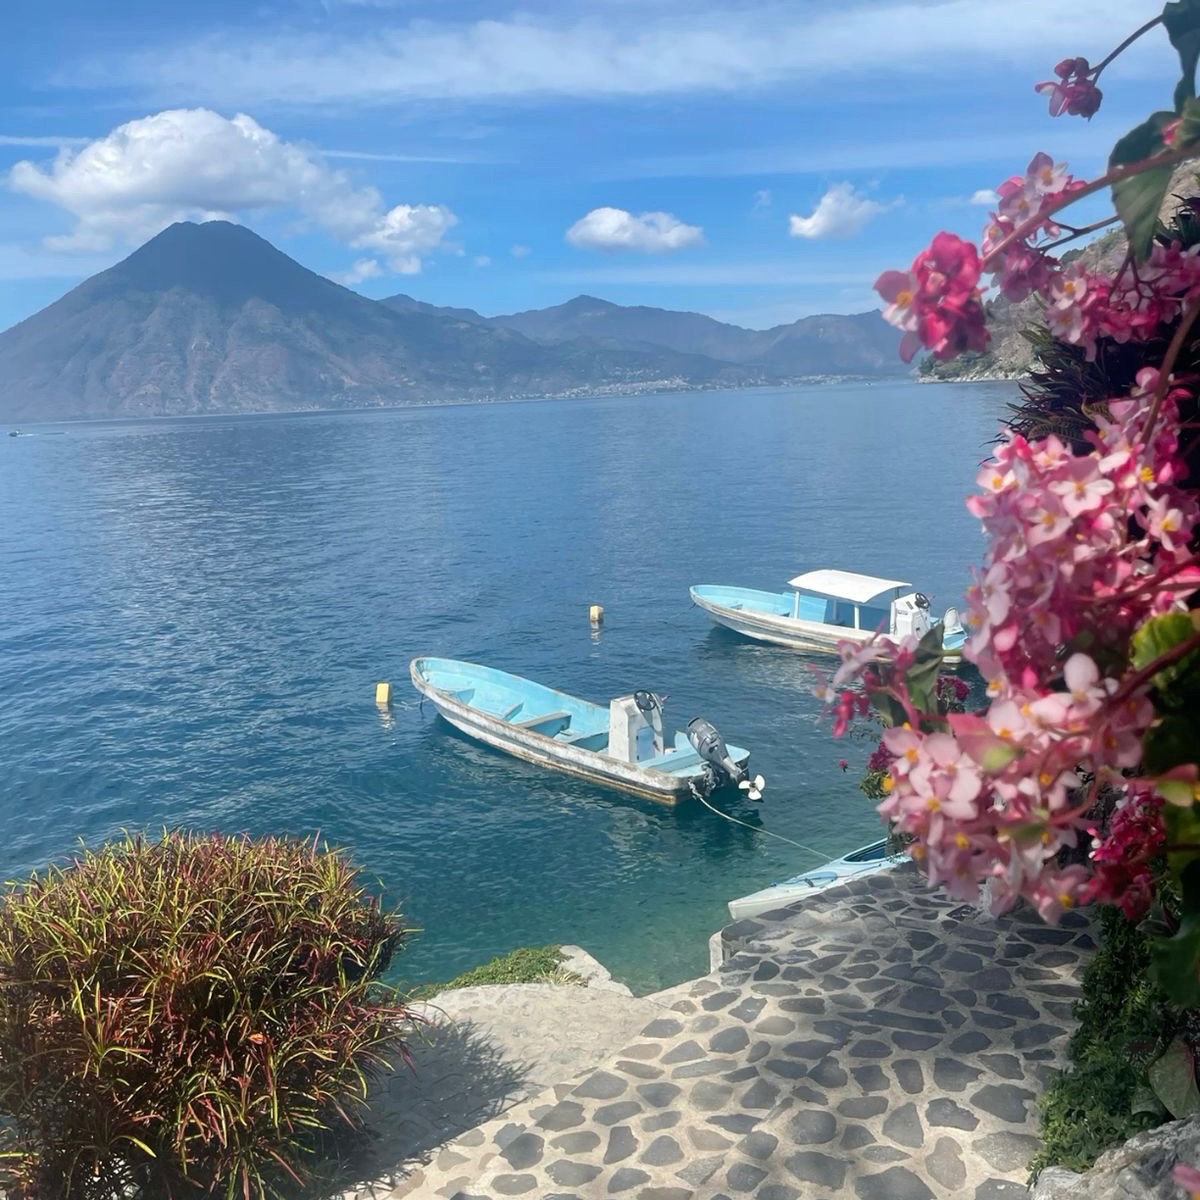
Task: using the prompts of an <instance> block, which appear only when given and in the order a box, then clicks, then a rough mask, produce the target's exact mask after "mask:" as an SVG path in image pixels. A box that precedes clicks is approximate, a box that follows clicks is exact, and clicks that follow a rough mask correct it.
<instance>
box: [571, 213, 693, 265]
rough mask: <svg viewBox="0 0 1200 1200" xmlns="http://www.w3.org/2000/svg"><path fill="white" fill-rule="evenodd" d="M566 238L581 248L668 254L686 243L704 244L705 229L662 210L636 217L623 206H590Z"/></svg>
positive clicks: (682, 248) (688, 244)
mask: <svg viewBox="0 0 1200 1200" xmlns="http://www.w3.org/2000/svg"><path fill="white" fill-rule="evenodd" d="M567 241H568V242H570V243H571V245H572V246H578V247H579V248H580V249H583V250H614V251H615V250H636V251H640V252H641V253H643V254H670V253H672V252H673V251H675V250H685V249H687V248H688V247H689V246H703V245H704V230H703V229H701V228H700V227H699V226H698V225H685V224H684V223H683V222H682V221H680V220H679V219H678V218H677V217H674V216H672V215H671V214H670V213H665V212H647V213H642V214H641V215H640V216H636V217H635V216H634V215H633V213H630V212H626V211H625V210H624V209H623V208H593V209H592V211H591V212H590V213H588V214H587V215H586V216H582V217H580V218H579V220H578V221H576V222H575V224H574V225H572V226H571V228H570V229H568V230H567Z"/></svg>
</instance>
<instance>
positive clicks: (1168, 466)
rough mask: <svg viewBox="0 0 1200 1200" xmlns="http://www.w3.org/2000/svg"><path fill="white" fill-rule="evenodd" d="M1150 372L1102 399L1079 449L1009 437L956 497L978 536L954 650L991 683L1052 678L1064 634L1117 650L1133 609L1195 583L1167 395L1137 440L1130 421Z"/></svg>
mask: <svg viewBox="0 0 1200 1200" xmlns="http://www.w3.org/2000/svg"><path fill="white" fill-rule="evenodd" d="M1157 382H1158V379H1157V372H1155V371H1154V370H1153V369H1152V368H1147V369H1146V370H1144V371H1143V372H1142V374H1141V375H1140V376H1139V380H1138V387H1137V389H1136V392H1135V395H1134V396H1132V397H1130V398H1128V399H1122V400H1120V401H1112V402H1110V403H1109V404H1108V406H1107V409H1108V415H1107V416H1097V429H1096V430H1095V431H1094V432H1091V433H1089V435H1088V437H1089V440H1090V441H1091V442H1092V445H1093V449H1092V450H1091V452H1090V453H1087V454H1076V453H1074V452H1072V451H1071V450H1070V449H1069V448H1068V447H1067V446H1066V445H1065V444H1064V443H1063V442H1061V441H1060V440H1059V439H1058V438H1056V437H1053V436H1051V437H1048V438H1045V439H1044V440H1042V441H1039V442H1037V443H1032V444H1031V443H1029V442H1027V441H1026V440H1025V439H1024V438H1022V437H1020V436H1018V435H1009V436H1008V437H1007V438H1006V440H1005V441H1004V442H1003V443H1002V444H1001V445H1000V446H999V447H998V448H997V450H996V452H995V456H994V458H993V460H992V461H991V462H990V463H988V464H986V465H985V466H984V468H983V469H982V470H981V471H980V473H979V477H978V484H979V493H978V494H977V495H975V496H973V497H971V498H970V499H969V500H968V501H967V507H968V509H969V510H970V511H971V513H972V514H973V515H974V516H976V517H978V518H979V519H980V521H981V522H982V524H983V528H984V532H985V533H986V534H987V536H988V537H989V539H990V547H989V551H988V556H987V559H986V564H985V568H984V571H983V574H982V577H981V578H980V580H979V582H978V583H977V584H976V586H975V587H973V588H972V589H971V590H970V592H969V593H968V605H969V607H968V616H967V621H968V624H969V625H970V626H971V628H972V629H973V631H974V636H973V637H972V638H971V640H970V642H969V644H968V646H967V649H966V655H967V657H968V658H970V659H971V660H972V661H973V662H974V663H975V664H976V666H978V667H979V669H980V671H982V672H983V674H984V675H985V676H986V677H987V678H988V679H990V680H992V681H993V682H994V683H996V684H997V685H999V684H1001V683H1003V684H1005V685H1011V686H1015V687H1026V686H1029V685H1030V684H1031V683H1032V682H1035V681H1038V680H1042V679H1046V678H1049V677H1051V676H1052V675H1053V674H1054V672H1055V671H1056V670H1057V669H1058V662H1059V647H1061V646H1063V645H1066V644H1083V645H1087V646H1088V647H1089V648H1090V653H1091V654H1092V655H1093V656H1096V657H1098V658H1100V659H1102V660H1104V661H1110V660H1114V659H1123V658H1124V657H1125V656H1126V655H1127V651H1128V646H1129V639H1130V637H1131V636H1132V634H1133V631H1134V630H1135V629H1136V628H1137V627H1138V626H1139V625H1140V624H1141V623H1142V622H1143V621H1145V620H1146V619H1147V618H1148V617H1150V616H1153V615H1156V614H1159V613H1162V612H1167V611H1170V610H1171V609H1173V608H1175V607H1177V606H1178V605H1179V604H1180V600H1181V598H1182V597H1184V596H1186V595H1187V594H1188V593H1190V592H1192V591H1194V590H1195V589H1196V588H1197V587H1198V586H1200V569H1198V568H1197V567H1196V565H1195V563H1194V561H1193V559H1192V556H1191V554H1190V552H1189V550H1188V546H1187V540H1186V535H1185V531H1190V530H1191V529H1193V528H1194V527H1195V526H1196V523H1197V521H1200V506H1198V505H1197V503H1196V498H1195V496H1194V495H1193V494H1191V493H1189V492H1187V491H1184V490H1183V489H1182V488H1180V487H1179V486H1178V484H1177V481H1178V480H1179V479H1180V478H1181V477H1182V475H1183V474H1184V473H1185V472H1184V467H1183V464H1182V462H1181V460H1180V459H1179V456H1178V428H1177V425H1178V409H1177V405H1176V401H1175V399H1174V398H1173V397H1172V396H1171V395H1168V396H1166V397H1164V398H1163V399H1162V401H1161V403H1160V407H1159V411H1158V419H1157V423H1156V431H1155V433H1154V435H1153V436H1152V438H1151V441H1150V443H1149V444H1148V445H1145V444H1143V443H1142V442H1141V441H1140V440H1139V437H1138V433H1137V432H1136V431H1137V430H1138V429H1139V428H1141V427H1144V426H1145V425H1146V423H1147V419H1148V407H1147V406H1148V405H1149V404H1150V403H1152V402H1153V401H1152V395H1153V393H1152V392H1150V391H1148V385H1150V384H1155V385H1157Z"/></svg>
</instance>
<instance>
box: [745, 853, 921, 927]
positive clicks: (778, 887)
mask: <svg viewBox="0 0 1200 1200" xmlns="http://www.w3.org/2000/svg"><path fill="white" fill-rule="evenodd" d="M888 851H889V846H888V839H887V838H883V839H882V840H880V841H878V842H872V843H871V844H870V845H869V846H860V847H859V848H858V849H857V850H851V851H850V853H849V854H847V855H844V856H843V857H842V858H835V859H834V860H833V861H832V862H827V863H826V864H825V865H824V866H823V867H818V868H817V869H816V870H815V871H806V872H805V873H804V874H803V875H793V876H792V878H791V879H784V880H783V881H782V882H780V883H773V884H771V886H770V887H766V888H763V889H762V891H760V892H753V893H751V894H750V895H749V896H741V897H739V898H738V899H737V900H730V901H729V905H728V907H729V915H730V916H731V917H732V918H733V919H734V920H735V921H741V920H744V919H745V918H746V917H757V916H758V915H759V914H760V913H765V912H774V911H775V909H777V908H787V907H788V906H789V905H792V904H798V903H800V902H801V901H803V900H805V899H807V898H808V897H810V896H814V895H816V894H817V893H818V892H823V891H824V890H825V889H826V888H831V887H835V886H836V885H837V884H839V883H846V882H847V881H848V880H851V879H858V878H859V877H861V876H863V875H872V874H874V873H875V872H876V871H886V870H888V869H889V868H891V867H898V866H899V865H900V864H901V863H903V862H907V861H908V855H907V854H904V853H900V854H894V853H889V852H888Z"/></svg>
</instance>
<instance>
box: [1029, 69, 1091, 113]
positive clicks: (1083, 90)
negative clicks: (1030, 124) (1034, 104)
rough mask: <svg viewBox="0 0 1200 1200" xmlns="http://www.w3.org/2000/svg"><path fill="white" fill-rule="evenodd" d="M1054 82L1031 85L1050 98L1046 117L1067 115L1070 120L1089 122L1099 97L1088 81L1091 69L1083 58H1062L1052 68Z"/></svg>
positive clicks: (1048, 81) (1051, 80) (1040, 93)
mask: <svg viewBox="0 0 1200 1200" xmlns="http://www.w3.org/2000/svg"><path fill="white" fill-rule="evenodd" d="M1054 73H1055V75H1057V76H1058V78H1057V79H1050V80H1047V81H1045V82H1044V83H1037V84H1034V88H1033V90H1034V91H1035V92H1037V93H1038V94H1039V95H1042V96H1049V97H1050V115H1051V116H1052V117H1061V116H1062V114H1063V113H1064V112H1065V113H1069V114H1070V115H1071V116H1073V117H1086V118H1087V119H1088V120H1089V121H1090V120H1091V119H1092V117H1094V116H1095V115H1096V111H1097V110H1098V109H1099V107H1100V101H1101V100H1102V99H1103V96H1102V94H1101V92H1100V89H1099V88H1098V87H1097V86H1096V85H1095V84H1094V83H1093V82H1092V80H1091V78H1090V76H1091V74H1092V69H1091V67H1090V66H1089V65H1088V60H1087V59H1086V58H1064V59H1063V60H1062V62H1060V63H1059V64H1058V66H1056V67H1055V68H1054Z"/></svg>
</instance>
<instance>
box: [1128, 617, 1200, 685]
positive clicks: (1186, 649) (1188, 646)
mask: <svg viewBox="0 0 1200 1200" xmlns="http://www.w3.org/2000/svg"><path fill="white" fill-rule="evenodd" d="M1193 650H1200V632H1197V633H1193V634H1192V636H1191V637H1190V638H1185V639H1184V640H1183V641H1182V642H1179V643H1178V644H1177V645H1175V646H1172V647H1171V648H1170V650H1167V651H1166V652H1165V653H1163V654H1160V655H1159V656H1158V657H1157V658H1156V659H1154V660H1153V661H1152V662H1148V663H1147V664H1146V665H1145V666H1144V667H1143V668H1142V669H1141V670H1140V671H1135V672H1134V674H1132V675H1130V676H1129V678H1128V679H1125V680H1123V681H1122V683H1121V686H1120V687H1119V688H1118V689H1117V690H1116V691H1115V692H1114V693H1113V694H1112V699H1113V700H1117V699H1124V698H1125V697H1126V696H1128V695H1129V694H1130V693H1131V692H1134V691H1136V690H1137V689H1138V688H1140V687H1141V686H1142V684H1144V683H1149V682H1150V680H1151V679H1153V678H1154V676H1155V675H1157V674H1158V673H1159V671H1161V670H1163V669H1164V668H1165V667H1170V666H1173V665H1174V664H1175V663H1177V662H1179V661H1180V659H1184V658H1187V656H1188V655H1189V654H1191V652H1192V651H1193Z"/></svg>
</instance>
